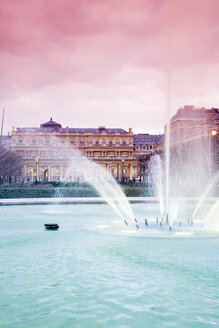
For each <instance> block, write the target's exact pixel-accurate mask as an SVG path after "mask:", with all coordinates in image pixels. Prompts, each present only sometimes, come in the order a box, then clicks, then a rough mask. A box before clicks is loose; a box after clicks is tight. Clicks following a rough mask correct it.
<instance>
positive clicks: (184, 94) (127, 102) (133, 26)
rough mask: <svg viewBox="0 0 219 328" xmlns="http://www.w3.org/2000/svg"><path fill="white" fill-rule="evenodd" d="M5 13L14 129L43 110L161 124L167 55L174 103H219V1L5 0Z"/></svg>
mask: <svg viewBox="0 0 219 328" xmlns="http://www.w3.org/2000/svg"><path fill="white" fill-rule="evenodd" d="M170 13H171V15H170ZM0 18H1V19H0V44H1V51H0V101H1V104H2V106H4V107H6V117H7V120H6V122H7V123H6V126H7V128H8V129H9V128H10V126H12V125H21V126H22V125H27V124H28V125H31V124H33V117H36V115H35V113H36V112H38V115H37V117H39V118H40V119H41V120H47V118H48V116H50V115H53V113H54V114H57V116H58V118H59V117H60V120H63V116H64V117H65V118H66V121H68V122H71V124H73V123H74V122H75V123H76V122H77V124H80V125H81V126H82V125H83V126H91V125H92V126H93V125H94V123H95V119H96V120H97V121H98V119H99V120H100V119H101V124H104V125H116V126H122V127H126V128H127V127H128V126H133V128H134V129H141V130H142V129H144V128H145V130H146V131H147V130H151V131H157V130H162V127H163V124H164V123H165V113H166V98H167V81H168V76H167V74H168V61H170V63H171V81H172V85H171V97H172V106H173V108H172V109H173V111H174V110H176V109H177V108H178V107H179V106H181V105H183V104H185V103H186V102H188V101H189V103H191V104H192V103H194V104H206V106H208V104H209V105H213V103H214V102H215V103H214V106H217V105H218V104H217V103H216V102H219V97H218V96H217V89H218V82H217V81H218V78H217V76H218V73H219V63H218V58H219V42H218V41H219V40H218V35H219V23H218V1H217V0H210V1H208V2H206V1H204V0H203V1H200V0H190V1H188V0H174V1H173V0H156V1H154V0H126V1H125V0H121V1H117V0H110V1H102V0H93V1H90V0H81V1H76V0H72V1H70V0H62V1H61V0H54V1H46V2H45V1H43V0H38V1H34V0H29V1H27V0H20V1H17V0H10V1H7V0H2V1H1V7H0ZM170 36H171V54H170V49H169V37H170ZM76 107H77V110H78V113H74V115H76V116H75V120H72V108H76ZM7 108H8V109H7ZM9 108H10V109H9ZM60 108H62V115H61V116H59V110H60ZM74 111H75V109H74ZM74 111H73V112H74ZM7 112H8V114H9V113H10V115H8V116H7ZM91 112H92V115H89V113H91ZM17 113H23V114H22V115H20V114H19V115H18V114H17ZM63 113H64V115H63ZM80 113H81V115H83V117H81V118H79V116H80ZM118 113H120V115H118ZM46 116H47V117H46ZM76 117H77V119H76ZM140 117H141V119H140ZM21 118H22V120H23V122H22V121H21ZM44 118H45V119H44ZM146 118H147V119H146ZM31 120H32V121H31ZM35 120H36V119H35ZM73 121H74V122H73ZM39 123H40V122H39ZM61 123H62V122H61ZM68 125H69V124H68Z"/></svg>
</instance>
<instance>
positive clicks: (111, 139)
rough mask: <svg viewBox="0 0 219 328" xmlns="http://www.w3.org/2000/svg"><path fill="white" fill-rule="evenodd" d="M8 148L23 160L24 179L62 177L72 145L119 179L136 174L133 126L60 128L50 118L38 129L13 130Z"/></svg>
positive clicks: (56, 178) (76, 177)
mask: <svg viewBox="0 0 219 328" xmlns="http://www.w3.org/2000/svg"><path fill="white" fill-rule="evenodd" d="M11 148H12V151H14V152H15V153H17V154H19V155H20V156H22V157H23V158H24V160H25V169H24V172H25V173H24V175H25V180H26V181H31V180H36V179H37V180H39V181H43V180H49V181H55V180H62V179H63V178H64V177H65V174H66V171H67V169H68V163H69V159H70V157H71V149H72V150H73V149H75V148H77V149H79V150H80V152H81V153H82V154H84V155H85V156H86V157H88V158H90V159H92V160H93V161H94V162H96V163H98V164H100V165H101V166H103V167H104V168H105V169H106V170H107V171H108V172H109V173H111V174H112V175H113V176H114V177H115V178H116V179H118V180H121V178H122V177H124V178H126V179H132V178H137V176H138V161H137V158H136V156H135V155H134V144H133V132H132V129H129V131H125V130H123V129H108V128H105V127H104V126H102V127H99V128H98V129H86V128H85V129H77V128H68V127H66V128H62V126H61V125H60V124H59V123H56V122H54V121H53V120H52V119H50V121H49V122H46V123H44V124H41V125H40V128H17V129H16V130H15V129H13V130H12V136H11ZM72 179H75V180H82V179H83V177H82V176H80V174H78V176H74V177H72Z"/></svg>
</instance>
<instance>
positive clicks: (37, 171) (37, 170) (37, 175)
mask: <svg viewBox="0 0 219 328" xmlns="http://www.w3.org/2000/svg"><path fill="white" fill-rule="evenodd" d="M39 169H40V168H39V164H38V162H37V165H36V178H37V181H39Z"/></svg>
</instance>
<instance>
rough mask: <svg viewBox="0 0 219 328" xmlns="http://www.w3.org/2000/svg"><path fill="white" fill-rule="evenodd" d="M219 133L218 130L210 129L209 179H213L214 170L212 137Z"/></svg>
mask: <svg viewBox="0 0 219 328" xmlns="http://www.w3.org/2000/svg"><path fill="white" fill-rule="evenodd" d="M216 135H217V131H216V130H215V129H211V128H210V129H209V134H208V148H209V149H208V156H209V171H208V172H209V181H211V171H212V168H211V166H212V158H211V156H212V139H211V137H215V136H216Z"/></svg>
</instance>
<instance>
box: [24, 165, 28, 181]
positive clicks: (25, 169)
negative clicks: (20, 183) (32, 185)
mask: <svg viewBox="0 0 219 328" xmlns="http://www.w3.org/2000/svg"><path fill="white" fill-rule="evenodd" d="M24 182H27V165H26V164H25V165H24Z"/></svg>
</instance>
